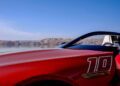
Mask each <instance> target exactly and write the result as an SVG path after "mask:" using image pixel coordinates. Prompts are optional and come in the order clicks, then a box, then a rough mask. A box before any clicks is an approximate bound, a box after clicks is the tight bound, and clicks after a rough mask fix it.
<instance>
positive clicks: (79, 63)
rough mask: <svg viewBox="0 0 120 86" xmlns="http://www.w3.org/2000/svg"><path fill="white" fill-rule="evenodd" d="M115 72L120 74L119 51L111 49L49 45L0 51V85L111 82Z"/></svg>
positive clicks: (94, 85)
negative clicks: (11, 52)
mask: <svg viewBox="0 0 120 86" xmlns="http://www.w3.org/2000/svg"><path fill="white" fill-rule="evenodd" d="M116 76H117V77H120V54H117V55H115V54H114V52H112V51H98V50H82V49H79V50H78V49H50V50H34V51H27V52H20V53H13V54H5V55H0V86H38V85H35V83H41V82H45V83H47V82H48V81H54V83H55V82H57V83H64V84H65V85H66V86H111V85H114V86H115V85H118V84H119V81H118V82H117V81H115V82H114V83H112V82H113V81H114V79H116ZM39 86H42V85H39ZM45 86H46V85H45ZM47 86H49V85H47Z"/></svg>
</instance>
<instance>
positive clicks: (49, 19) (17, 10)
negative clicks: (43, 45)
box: [0, 0, 120, 40]
mask: <svg viewBox="0 0 120 86" xmlns="http://www.w3.org/2000/svg"><path fill="white" fill-rule="evenodd" d="M97 30H102V31H104V30H105V31H117V32H120V0H0V39H5V40H16V39H18V40H19V39H20V40H26V39H28V40H30V39H32V40H33V39H34V40H36V39H42V38H46V37H77V36H79V35H81V34H84V33H87V32H90V31H97Z"/></svg>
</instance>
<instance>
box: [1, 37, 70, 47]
mask: <svg viewBox="0 0 120 86" xmlns="http://www.w3.org/2000/svg"><path fill="white" fill-rule="evenodd" d="M71 40H72V38H46V39H42V40H17V41H11V40H8V41H7V40H0V47H41V48H42V47H56V46H58V45H60V44H61V43H63V42H69V41H71Z"/></svg>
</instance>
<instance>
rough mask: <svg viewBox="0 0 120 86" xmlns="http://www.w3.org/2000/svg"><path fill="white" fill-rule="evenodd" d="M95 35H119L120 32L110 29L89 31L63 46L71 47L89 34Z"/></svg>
mask: <svg viewBox="0 0 120 86" xmlns="http://www.w3.org/2000/svg"><path fill="white" fill-rule="evenodd" d="M94 35H117V36H120V33H118V32H110V31H95V32H90V33H87V34H84V35H82V36H80V37H78V38H76V39H74V40H72V41H71V42H69V43H67V44H65V45H64V46H62V48H67V47H70V46H71V45H73V44H75V43H76V42H78V41H80V40H82V39H84V38H87V37H89V36H94Z"/></svg>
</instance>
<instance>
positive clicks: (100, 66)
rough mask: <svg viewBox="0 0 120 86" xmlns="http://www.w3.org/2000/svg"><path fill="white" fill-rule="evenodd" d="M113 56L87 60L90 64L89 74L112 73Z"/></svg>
mask: <svg viewBox="0 0 120 86" xmlns="http://www.w3.org/2000/svg"><path fill="white" fill-rule="evenodd" d="M112 59H113V58H112V56H100V57H90V58H88V59H87V62H88V63H89V66H88V70H87V73H95V72H103V71H111V67H112Z"/></svg>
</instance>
